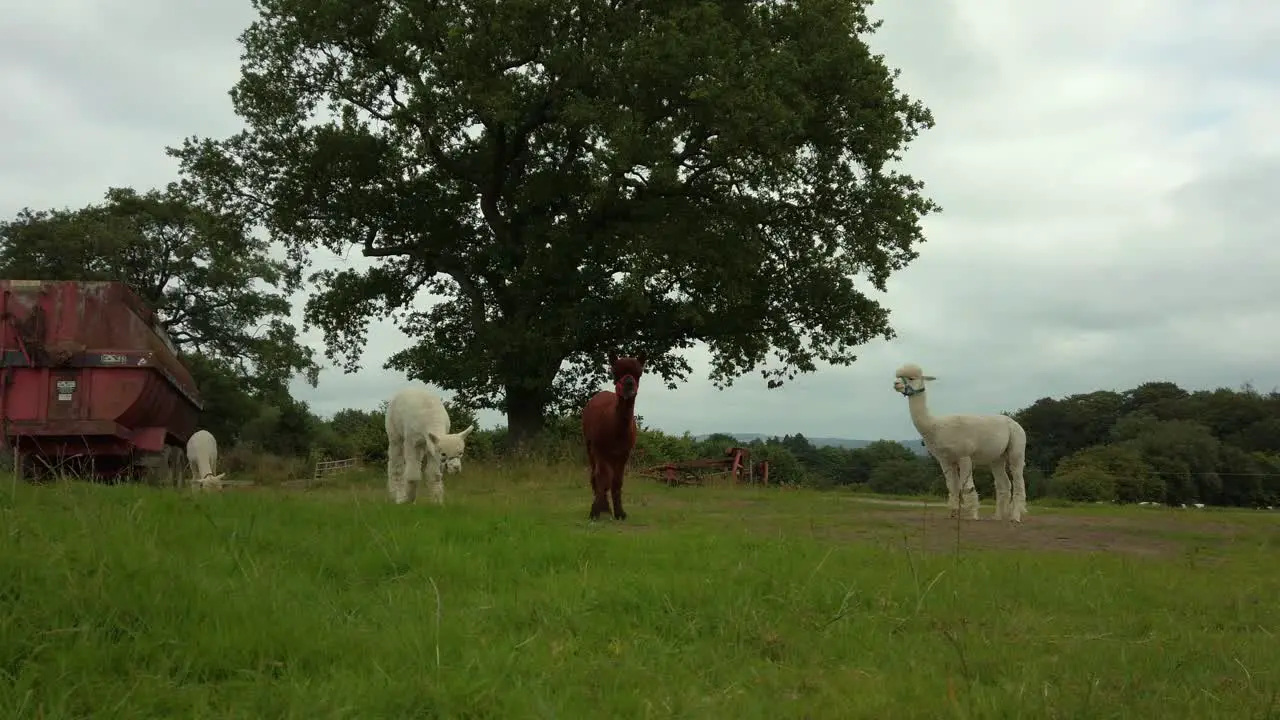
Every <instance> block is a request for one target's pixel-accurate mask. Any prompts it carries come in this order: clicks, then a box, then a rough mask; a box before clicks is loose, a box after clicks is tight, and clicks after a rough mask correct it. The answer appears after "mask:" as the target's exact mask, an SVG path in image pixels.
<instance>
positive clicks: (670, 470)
mask: <svg viewBox="0 0 1280 720" xmlns="http://www.w3.org/2000/svg"><path fill="white" fill-rule="evenodd" d="M724 455H725V456H724V457H723V458H705V459H700V460H685V461H683V462H669V463H663V464H661V465H654V466H652V467H647V468H644V469H643V470H640V471H639V473H638V474H640V475H645V476H648V477H653V478H657V479H658V480H661V481H662V482H664V483H666V484H667V485H706V484H710V483H718V482H733V483H748V484H750V483H761V484H764V485H768V484H769V461H768V460H761V461H760V462H758V463H756V464H754V465H752V464H751V451H750V450H748V449H746V448H743V447H731V448H726V449H725V451H724Z"/></svg>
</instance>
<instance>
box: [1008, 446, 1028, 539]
mask: <svg viewBox="0 0 1280 720" xmlns="http://www.w3.org/2000/svg"><path fill="white" fill-rule="evenodd" d="M1026 464H1027V461H1026V459H1025V458H1023V457H1022V456H1017V457H1013V458H1010V459H1009V472H1010V474H1011V475H1013V500H1012V502H1011V504H1012V506H1013V507H1012V508H1010V510H1009V519H1010V520H1012V521H1013V522H1015V523H1021V522H1022V516H1023V515H1024V514H1026V512H1027V481H1026V478H1024V477H1023V475H1022V471H1023V470H1024V469H1025V468H1026Z"/></svg>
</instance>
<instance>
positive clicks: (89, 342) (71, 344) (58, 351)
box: [0, 280, 203, 484]
mask: <svg viewBox="0 0 1280 720" xmlns="http://www.w3.org/2000/svg"><path fill="white" fill-rule="evenodd" d="M202 409H203V404H202V403H201V400H200V394H199V390H198V389H197V388H196V385H195V382H194V381H193V380H192V378H191V373H189V372H188V371H187V368H186V367H185V366H184V365H183V364H182V362H181V361H180V360H179V359H178V353H177V350H176V348H174V346H173V343H172V342H171V341H170V340H169V337H168V335H167V334H166V333H165V330H164V328H163V327H162V326H161V325H160V322H159V320H158V318H157V317H156V315H155V313H154V312H152V310H151V309H150V308H148V307H147V306H146V305H144V304H143V303H142V301H141V300H140V299H139V298H138V296H137V295H135V294H134V293H133V291H132V290H130V289H129V288H128V287H127V286H126V285H124V284H123V283H119V282H75V281H48V282H46V281H37V280H0V432H2V433H3V438H4V443H5V446H6V447H7V448H8V449H9V451H10V452H11V453H12V454H13V458H14V470H15V472H16V473H17V474H18V475H19V476H21V477H28V478H36V477H40V476H44V475H48V474H57V473H66V474H72V475H78V476H82V477H99V478H104V479H111V480H126V479H146V480H149V481H151V482H156V483H162V484H170V483H172V484H177V483H180V482H181V479H182V478H183V477H184V476H185V473H186V468H185V465H186V452H185V447H186V442H187V439H188V438H190V437H191V433H193V432H194V431H195V429H196V422H197V420H198V418H199V414H200V411H201V410H202Z"/></svg>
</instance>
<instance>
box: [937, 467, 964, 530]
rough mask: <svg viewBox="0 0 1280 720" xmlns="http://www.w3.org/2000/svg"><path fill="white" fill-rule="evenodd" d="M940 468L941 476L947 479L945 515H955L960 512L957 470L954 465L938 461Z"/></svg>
mask: <svg viewBox="0 0 1280 720" xmlns="http://www.w3.org/2000/svg"><path fill="white" fill-rule="evenodd" d="M938 466H939V467H941V468H942V476H943V477H944V478H946V480H947V511H948V512H947V517H955V516H956V515H958V514H959V513H960V486H959V482H958V478H959V472H958V470H957V468H956V466H955V465H952V464H951V463H947V462H942V461H941V460H939V461H938Z"/></svg>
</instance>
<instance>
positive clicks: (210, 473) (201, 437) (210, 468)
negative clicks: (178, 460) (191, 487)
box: [187, 430, 226, 487]
mask: <svg viewBox="0 0 1280 720" xmlns="http://www.w3.org/2000/svg"><path fill="white" fill-rule="evenodd" d="M187 464H188V465H190V466H191V475H192V476H193V478H192V482H194V483H195V486H196V487H204V486H205V485H216V484H218V483H219V482H220V481H221V480H222V478H224V477H226V473H223V474H221V475H214V473H215V472H217V471H218V441H217V440H215V439H214V437H213V433H211V432H209V431H208V430H197V431H196V432H194V433H192V434H191V439H189V440H187Z"/></svg>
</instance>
